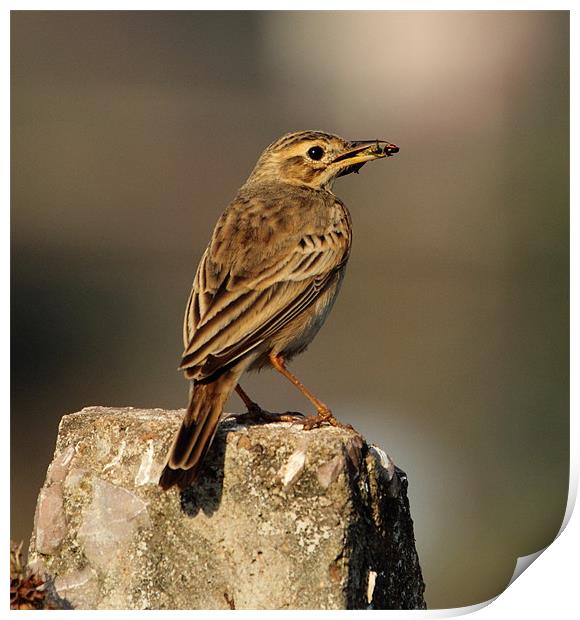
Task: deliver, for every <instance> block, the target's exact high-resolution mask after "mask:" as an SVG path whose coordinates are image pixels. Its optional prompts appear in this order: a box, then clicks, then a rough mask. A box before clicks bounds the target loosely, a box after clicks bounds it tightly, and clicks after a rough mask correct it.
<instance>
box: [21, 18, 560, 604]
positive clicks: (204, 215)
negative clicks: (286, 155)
mask: <svg viewBox="0 0 580 620" xmlns="http://www.w3.org/2000/svg"><path fill="white" fill-rule="evenodd" d="M11 50H12V127H13V129H12V257H13V261H12V273H13V282H12V329H13V332H12V344H13V365H12V386H13V389H12V399H13V400H12V535H13V537H14V538H16V539H27V538H28V536H29V535H30V531H31V527H32V519H33V514H34V505H35V499H36V494H37V492H38V489H39V487H40V486H41V484H42V481H43V478H44V474H45V470H46V467H47V465H48V463H49V461H50V458H51V454H52V451H53V448H54V442H55V438H56V432H57V425H58V422H59V419H60V417H61V416H62V415H63V414H64V413H68V412H72V411H76V410H78V409H80V408H81V407H83V406H85V405H93V404H101V405H134V406H144V407H156V406H157V407H180V406H184V405H185V402H186V392H187V389H186V384H185V382H184V381H183V379H182V378H181V376H180V375H179V374H178V373H177V372H176V370H175V369H176V366H177V364H178V361H179V357H180V353H181V318H182V313H183V310H184V305H185V301H186V299H187V296H188V293H189V288H190V284H191V280H192V278H193V274H194V271H195V268H196V265H197V262H198V260H199V258H200V256H201V253H202V251H203V249H204V248H205V245H206V243H207V241H208V239H209V235H210V233H211V229H212V227H213V224H214V223H215V220H216V219H217V217H218V216H219V214H220V212H221V211H222V209H223V208H224V207H225V206H226V204H227V203H228V201H229V200H230V199H231V198H232V197H233V195H234V193H235V191H236V190H237V188H238V187H239V186H240V185H241V183H242V182H243V181H244V180H245V178H246V176H247V174H248V173H249V172H250V170H251V168H252V167H253V165H254V163H255V160H256V158H257V156H258V154H259V153H260V151H261V150H262V149H263V148H264V147H265V146H266V145H267V144H268V143H270V142H271V141H272V140H273V139H275V138H276V137H277V136H279V135H280V134H283V133H285V132H287V131H290V130H296V129H323V130H327V131H331V132H335V133H338V134H340V135H343V136H345V137H347V138H352V139H367V138H374V137H379V138H386V139H388V140H391V141H393V142H395V143H396V144H398V145H399V146H400V147H401V152H400V154H399V156H397V157H396V158H392V159H390V160H389V161H386V162H379V163H377V164H374V165H370V166H367V167H365V168H364V170H363V171H362V173H361V175H360V176H354V175H353V176H349V177H346V178H345V179H341V180H339V181H338V182H337V184H336V186H335V192H336V193H337V194H338V195H339V196H340V197H341V198H343V200H344V201H345V202H346V204H347V205H348V206H349V207H350V210H351V212H352V216H353V222H354V234H355V238H354V247H353V251H352V258H351V261H350V266H349V270H348V273H347V278H346V281H345V284H344V287H343V289H342V293H341V296H340V297H339V300H338V302H337V304H336V306H335V309H334V312H333V314H332V316H331V318H330V319H329V321H328V323H327V325H326V326H325V328H324V329H323V330H322V332H321V333H320V335H319V337H318V338H317V340H316V341H315V342H314V343H313V345H312V346H311V347H310V349H309V352H308V354H306V355H305V356H303V357H302V358H300V359H298V360H297V361H296V362H295V363H294V364H293V368H294V369H295V370H296V372H297V374H298V375H299V376H300V377H303V378H304V380H305V381H306V383H307V385H309V386H311V387H312V388H313V389H314V390H315V391H316V393H317V394H319V395H320V396H321V397H322V398H324V399H325V400H327V401H328V402H329V403H330V404H331V405H333V406H334V411H335V413H336V414H337V416H338V417H339V418H341V419H342V420H345V421H349V422H352V423H353V424H354V425H355V426H356V427H357V428H358V429H360V430H361V431H362V432H363V433H364V434H365V435H366V436H367V437H368V438H369V439H370V440H372V441H373V442H375V443H377V444H379V445H382V446H384V447H385V449H386V450H387V451H388V452H389V453H390V454H391V456H392V457H393V458H394V459H395V462H396V463H397V464H398V465H399V466H400V467H401V468H402V469H404V470H405V471H406V472H407V474H408V476H409V480H410V495H411V502H412V512H413V517H414V519H415V525H416V536H417V544H418V549H419V553H420V557H421V560H422V565H423V570H424V576H425V580H426V582H427V593H426V595H427V601H428V604H429V606H431V607H452V606H460V605H467V604H471V603H476V602H480V601H483V600H485V599H488V598H490V597H492V596H494V595H496V594H497V593H499V591H500V590H501V589H502V588H503V587H504V586H505V585H506V584H507V582H508V580H509V578H510V576H511V574H512V571H513V568H514V565H515V560H516V558H517V556H521V555H526V554H529V553H532V552H534V551H536V550H538V549H539V548H541V547H543V546H545V545H547V544H549V543H550V542H551V540H552V539H553V537H554V535H555V533H556V532H557V530H558V528H559V526H560V523H561V520H562V517H563V510H564V506H565V501H566V496H567V489H568V247H569V246H568V198H569V197H568V181H569V178H568V174H569V168H568V166H569V143H568V132H569V107H568V98H569V91H568V80H569V64H568V58H569V56H568V53H569V25H568V13H567V12H435V13H425V12H380V13H367V12H355V13H349V12H340V13H339V12H336V13H318V12H316V13H307V12H292V13H289V12H203V13H202V12H187V13H179V12H143V13H141V12H110V13H109V12H13V13H12V47H11ZM244 385H245V386H246V387H247V389H248V390H249V391H250V393H251V394H253V395H255V398H256V399H257V400H259V402H261V403H264V405H265V406H266V407H268V408H272V409H274V410H276V409H278V410H283V409H302V410H307V405H306V403H305V402H304V401H303V400H302V399H301V397H300V396H299V395H298V393H297V392H296V391H295V390H294V389H293V388H292V387H291V386H289V384H287V383H286V382H284V381H283V380H282V379H281V378H279V377H277V376H274V374H273V373H263V374H261V375H260V376H253V377H251V378H250V379H246V381H245V383H244ZM229 408H230V409H231V410H239V411H241V410H242V407H241V404H240V403H239V402H238V401H237V400H234V399H232V402H231V403H230V405H229Z"/></svg>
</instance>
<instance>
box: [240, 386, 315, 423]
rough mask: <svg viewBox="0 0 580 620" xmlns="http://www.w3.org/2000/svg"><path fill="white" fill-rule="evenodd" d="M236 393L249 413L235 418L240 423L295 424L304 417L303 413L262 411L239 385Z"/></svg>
mask: <svg viewBox="0 0 580 620" xmlns="http://www.w3.org/2000/svg"><path fill="white" fill-rule="evenodd" d="M236 392H237V394H238V396H239V397H240V398H241V399H242V400H243V401H244V405H246V407H247V408H248V411H247V413H242V414H239V415H236V416H233V417H235V419H236V420H237V421H238V422H258V423H265V424H267V423H268V422H295V421H296V419H297V418H298V417H304V416H303V415H302V414H301V413H297V412H290V411H287V412H286V413H271V412H270V411H266V410H265V409H262V407H260V405H258V403H256V402H254V401H253V400H252V399H251V398H250V397H249V396H248V395H247V394H246V392H245V390H244V389H242V386H241V385H240V384H239V383H238V384H237V385H236Z"/></svg>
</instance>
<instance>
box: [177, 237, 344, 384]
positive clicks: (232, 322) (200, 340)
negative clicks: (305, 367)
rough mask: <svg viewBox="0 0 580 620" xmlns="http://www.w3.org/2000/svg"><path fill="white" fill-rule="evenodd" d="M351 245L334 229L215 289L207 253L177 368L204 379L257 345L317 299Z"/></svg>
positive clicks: (229, 275) (228, 276) (189, 309)
mask: <svg viewBox="0 0 580 620" xmlns="http://www.w3.org/2000/svg"><path fill="white" fill-rule="evenodd" d="M349 246H350V239H349V238H348V237H347V236H346V235H345V234H344V233H341V232H339V231H336V230H330V231H328V232H327V233H326V234H322V235H305V236H303V237H301V238H299V240H298V242H297V243H296V244H295V245H294V246H293V247H290V248H285V251H283V252H277V253H275V254H274V255H273V256H270V257H269V260H268V261H267V262H266V264H262V268H261V269H259V270H254V272H253V273H251V274H243V275H237V274H236V273H235V272H234V273H232V270H231V269H230V270H228V271H227V272H226V273H225V274H224V275H223V276H221V280H220V282H219V285H218V286H216V284H217V281H216V277H215V265H214V264H213V262H212V260H211V256H210V254H211V252H210V249H211V248H208V250H206V253H205V254H204V256H203V258H202V260H201V262H200V265H199V268H198V271H197V274H196V278H195V281H194V286H193V290H192V292H191V295H190V298H189V303H188V306H187V310H186V316H185V325H184V339H185V340H186V342H187V344H186V349H185V351H184V353H183V359H182V363H181V366H180V368H181V369H182V370H190V372H191V376H192V377H193V378H196V379H202V378H204V377H207V376H210V375H211V374H213V373H214V372H216V371H217V370H219V369H220V368H223V367H224V366H225V365H227V364H230V363H231V362H232V361H234V360H236V359H237V358H239V357H241V356H242V355H244V354H245V353H247V352H249V351H251V350H252V349H253V348H255V347H257V346H259V344H260V343H262V342H263V341H264V340H266V339H267V338H269V337H270V336H271V335H272V334H274V333H276V332H277V331H279V330H280V329H281V328H282V327H284V326H285V325H286V324H288V323H289V322H290V321H291V320H292V319H293V318H295V317H296V316H297V315H298V314H300V313H301V312H302V311H303V310H304V309H305V308H307V307H308V306H309V305H311V304H312V303H313V302H315V301H316V299H318V297H319V295H320V294H321V292H322V291H324V289H325V288H326V286H327V285H328V283H329V282H330V281H331V280H332V279H333V277H334V275H335V274H336V272H337V271H338V270H339V269H340V268H341V267H342V265H343V264H344V263H345V262H346V260H347V258H348V250H349ZM210 282H211V283H212V285H211V286H208V284H209V283H210Z"/></svg>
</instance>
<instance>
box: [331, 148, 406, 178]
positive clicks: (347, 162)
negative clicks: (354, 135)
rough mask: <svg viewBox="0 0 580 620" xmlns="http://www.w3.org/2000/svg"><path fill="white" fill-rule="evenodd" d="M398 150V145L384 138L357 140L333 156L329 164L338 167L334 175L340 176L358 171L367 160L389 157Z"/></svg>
mask: <svg viewBox="0 0 580 620" xmlns="http://www.w3.org/2000/svg"><path fill="white" fill-rule="evenodd" d="M398 152H399V147H398V146H396V145H395V144H391V143H390V142H387V141H386V140H357V141H355V142H350V143H349V144H348V146H347V149H346V151H344V152H343V153H341V154H340V155H338V156H337V157H335V158H334V159H333V160H332V164H331V165H333V166H337V167H338V168H339V170H340V171H339V173H338V174H337V175H336V176H338V177H341V176H343V175H345V174H350V173H351V172H358V171H359V170H360V168H362V166H364V164H366V162H367V161H372V160H373V159H381V158H383V157H391V155H394V154H395V153H398Z"/></svg>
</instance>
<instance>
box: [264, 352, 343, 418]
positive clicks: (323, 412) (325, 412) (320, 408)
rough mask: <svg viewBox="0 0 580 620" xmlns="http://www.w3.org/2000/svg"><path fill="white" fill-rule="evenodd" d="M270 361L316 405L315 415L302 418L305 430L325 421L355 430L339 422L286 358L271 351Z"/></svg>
mask: <svg viewBox="0 0 580 620" xmlns="http://www.w3.org/2000/svg"><path fill="white" fill-rule="evenodd" d="M270 363H271V364H272V366H274V368H275V369H276V370H277V371H278V372H279V373H280V374H282V375H284V376H285V377H286V379H288V381H290V383H292V384H293V385H295V386H296V387H297V388H298V389H299V390H300V391H301V392H302V394H304V396H306V398H307V399H308V400H309V401H310V402H311V403H312V404H313V405H314V406H315V407H316V412H317V415H315V416H307V417H306V418H304V420H300V423H301V424H302V425H303V428H304V430H311V429H313V428H318V427H320V426H322V425H323V424H324V422H328V424H330V425H331V426H337V427H339V428H347V429H349V430H354V429H353V427H352V426H351V425H350V424H342V423H341V422H339V421H338V420H337V419H336V418H335V417H334V416H333V415H332V411H331V410H330V409H329V408H328V406H327V405H325V404H324V403H323V402H322V401H321V400H319V399H318V398H316V396H314V394H313V393H312V392H311V391H310V390H309V389H308V388H307V387H306V386H305V385H304V384H303V383H302V381H300V379H298V377H297V376H296V375H293V374H292V373H291V372H290V371H289V370H288V369H287V368H286V365H285V363H284V358H282V357H281V356H280V355H275V354H274V353H270Z"/></svg>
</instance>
